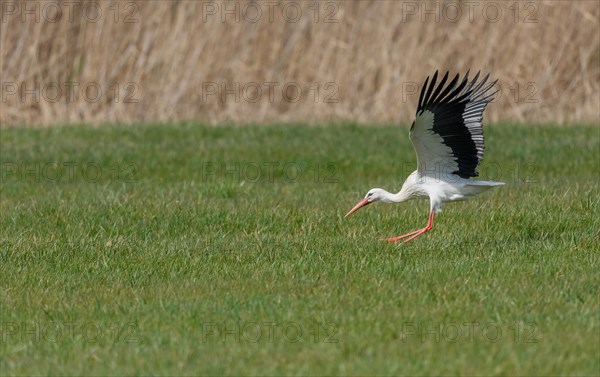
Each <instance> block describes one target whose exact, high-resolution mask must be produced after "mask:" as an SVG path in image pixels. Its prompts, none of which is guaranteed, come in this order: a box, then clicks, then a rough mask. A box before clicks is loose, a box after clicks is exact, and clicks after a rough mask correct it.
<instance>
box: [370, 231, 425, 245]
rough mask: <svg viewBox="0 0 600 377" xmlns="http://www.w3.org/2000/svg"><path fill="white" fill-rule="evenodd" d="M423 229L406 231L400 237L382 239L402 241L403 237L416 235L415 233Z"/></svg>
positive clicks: (383, 239)
mask: <svg viewBox="0 0 600 377" xmlns="http://www.w3.org/2000/svg"><path fill="white" fill-rule="evenodd" d="M422 230H423V229H418V230H415V231H414V232H410V233H406V234H403V235H401V236H398V237H392V238H380V239H381V240H382V241H387V242H398V241H400V240H401V239H403V238H406V237H410V236H412V235H415V234H417V233H419V232H420V231H422Z"/></svg>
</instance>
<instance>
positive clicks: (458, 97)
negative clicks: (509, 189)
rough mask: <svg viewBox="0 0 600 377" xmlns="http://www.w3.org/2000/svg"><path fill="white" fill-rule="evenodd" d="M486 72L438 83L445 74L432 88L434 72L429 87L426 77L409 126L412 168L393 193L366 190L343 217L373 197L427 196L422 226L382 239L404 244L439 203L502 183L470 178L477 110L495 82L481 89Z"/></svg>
mask: <svg viewBox="0 0 600 377" xmlns="http://www.w3.org/2000/svg"><path fill="white" fill-rule="evenodd" d="M488 76H489V75H488ZM488 76H486V77H485V78H484V79H483V80H481V81H479V82H478V81H477V79H478V77H479V73H477V75H476V76H475V78H474V79H473V80H472V81H470V82H469V80H468V72H467V74H466V75H465V77H464V79H463V80H462V82H461V83H460V84H458V81H459V75H456V76H455V77H454V79H453V80H452V82H451V83H449V84H448V85H447V86H444V84H445V83H446V81H447V80H448V72H446V74H445V75H444V77H443V78H442V80H441V82H440V84H439V85H438V86H437V87H436V79H437V72H436V73H435V74H434V75H433V78H432V80H431V83H430V84H429V86H428V85H427V83H428V82H429V77H428V78H427V79H426V80H425V83H424V84H423V87H422V89H421V94H420V96H419V105H418V107H417V114H416V119H415V122H413V125H412V127H411V130H410V139H411V141H412V143H413V146H414V148H415V151H416V153H417V170H415V171H414V172H413V173H412V174H410V175H409V176H408V178H407V179H406V181H405V182H404V185H402V189H401V190H400V191H399V192H398V193H396V194H392V193H389V192H387V191H386V190H384V189H380V188H374V189H371V190H369V192H368V193H367V195H366V196H365V198H364V199H363V200H361V201H360V202H359V203H358V204H357V205H355V206H354V208H352V209H351V210H350V211H349V212H348V213H347V214H346V217H347V216H349V215H351V214H352V213H353V212H355V211H357V210H358V209H359V208H361V207H364V206H366V205H368V204H371V203H374V202H377V201H381V202H384V203H400V202H405V201H407V200H411V199H429V201H430V211H429V219H428V222H427V225H426V226H425V227H424V228H422V229H419V230H416V231H414V232H410V233H407V234H404V235H402V236H398V237H393V238H387V239H386V240H387V241H389V242H397V241H399V240H401V239H404V238H407V239H406V240H405V241H404V242H408V241H411V240H413V239H414V238H416V237H418V236H419V235H421V234H423V233H425V232H428V231H429V230H431V228H432V227H433V218H434V215H435V214H436V213H439V212H440V211H441V209H442V205H443V203H445V202H454V201H459V200H466V199H468V198H470V197H472V196H475V195H478V194H481V193H482V192H485V191H487V190H489V189H490V188H492V187H496V186H501V185H503V184H504V183H502V182H491V181H475V180H472V179H470V178H471V177H476V176H478V175H479V173H477V171H476V168H477V165H479V163H480V162H481V160H482V159H483V149H484V146H483V127H482V118H483V111H484V110H485V107H486V105H487V104H488V103H489V102H490V101H491V100H492V99H493V95H494V94H495V92H494V93H491V94H488V91H489V90H490V89H491V88H493V87H494V85H495V84H496V82H495V81H494V82H492V83H491V84H488V85H487V86H485V87H484V84H485V83H486V82H487V79H488Z"/></svg>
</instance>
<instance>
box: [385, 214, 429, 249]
mask: <svg viewBox="0 0 600 377" xmlns="http://www.w3.org/2000/svg"><path fill="white" fill-rule="evenodd" d="M433 216H434V214H433V211H431V212H430V213H429V219H428V221H427V226H425V228H422V229H419V230H415V231H414V232H410V233H406V234H403V235H401V236H398V237H392V238H382V240H384V241H387V242H398V241H400V240H401V239H403V238H407V237H408V238H407V239H406V240H404V243H407V242H410V241H412V240H414V239H415V238H417V237H419V236H420V235H421V234H423V233H427V232H429V231H430V230H431V229H432V228H433Z"/></svg>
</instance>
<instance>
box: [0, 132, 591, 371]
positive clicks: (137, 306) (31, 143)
mask: <svg viewBox="0 0 600 377" xmlns="http://www.w3.org/2000/svg"><path fill="white" fill-rule="evenodd" d="M407 133H408V130H407V127H403V128H402V129H400V128H399V127H398V126H389V127H360V126H356V125H333V126H327V127H325V126H323V127H309V126H304V125H273V126H256V127H245V128H235V127H219V128H208V127H203V126H201V125H198V124H179V125H173V126H166V125H146V126H132V127H125V126H106V127H103V128H91V127H58V128H51V129H22V130H19V129H4V130H2V131H1V138H0V142H1V144H0V145H1V160H2V161H1V162H2V184H1V189H0V194H1V206H0V210H1V214H0V222H1V229H2V234H1V246H2V247H1V253H0V260H1V262H2V274H1V275H0V282H1V300H2V301H1V305H2V308H1V317H2V318H1V320H2V323H1V330H2V334H1V335H2V343H1V346H2V349H1V353H2V355H1V365H0V367H1V374H3V375H32V374H35V375H40V374H51V375H57V374H84V373H85V374H96V375H108V374H118V375H124V374H157V375H165V374H170V375H173V374H187V375H190V374H194V375H367V374H369V375H371V374H378V375H434V374H435V375H439V374H444V375H455V374H458V375H598V373H599V370H600V359H599V358H600V356H599V355H600V344H599V343H600V340H599V339H600V306H599V290H598V288H599V286H600V276H599V273H598V271H599V264H600V263H599V262H600V256H599V253H598V244H599V238H600V237H599V228H600V219H599V214H600V211H599V205H600V200H599V198H600V189H599V187H600V185H599V178H598V176H599V161H600V156H599V153H600V141H599V136H600V135H599V129H598V127H597V126H584V125H581V126H580V125H578V126H573V127H558V126H550V125H546V126H540V125H531V126H522V125H514V124H505V123H504V124H493V125H487V126H486V146H487V149H486V157H485V160H484V162H483V164H482V166H481V167H480V169H479V171H480V172H481V176H480V178H481V179H489V180H500V181H504V182H506V183H507V185H506V186H503V187H500V188H497V189H494V190H492V191H490V192H488V193H486V194H484V195H481V196H479V197H477V198H475V199H473V200H471V201H468V202H460V203H451V204H447V205H446V206H445V208H444V212H443V213H442V214H441V215H440V216H438V217H437V218H436V222H435V225H434V228H433V231H431V232H429V233H427V234H425V235H423V236H421V237H419V238H417V239H416V240H415V241H413V242H411V243H408V244H398V245H394V244H387V243H385V242H381V241H379V240H378V239H379V238H380V237H391V236H397V235H399V234H403V233H406V232H408V231H411V230H414V229H417V228H420V227H422V226H424V225H425V223H426V221H427V211H428V208H429V204H428V203H427V202H425V201H420V202H417V201H415V202H409V203H404V204H399V205H384V204H378V205H373V206H369V207H367V208H365V209H363V210H361V211H359V212H357V213H356V214H355V215H353V216H352V217H350V218H348V219H344V218H343V215H344V214H345V213H346V212H347V211H348V210H349V209H350V208H351V207H352V206H353V205H354V204H355V203H356V202H357V201H358V200H359V199H361V198H362V197H363V196H364V194H365V193H366V192H367V190H368V189H370V188H372V187H383V188H386V189H388V190H390V191H396V190H399V189H400V187H401V185H402V182H403V178H404V177H406V176H407V175H408V174H409V173H410V172H411V171H412V170H414V165H415V156H414V152H413V149H412V145H411V144H410V141H409V140H408V137H407Z"/></svg>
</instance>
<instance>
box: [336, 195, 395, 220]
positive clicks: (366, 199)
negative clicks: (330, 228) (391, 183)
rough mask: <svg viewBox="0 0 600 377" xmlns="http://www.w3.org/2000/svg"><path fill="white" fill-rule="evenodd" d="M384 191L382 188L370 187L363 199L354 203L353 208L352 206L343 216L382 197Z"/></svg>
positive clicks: (383, 196)
mask: <svg viewBox="0 0 600 377" xmlns="http://www.w3.org/2000/svg"><path fill="white" fill-rule="evenodd" d="M386 193H387V191H385V190H384V189H380V188H374V189H370V190H369V192H367V195H365V197H364V199H363V200H361V201H360V202H358V204H356V205H355V206H354V208H352V209H351V210H350V211H349V212H348V213H347V214H346V216H344V217H348V216H350V215H351V214H353V213H354V212H356V211H358V210H359V209H360V208H362V207H364V206H366V205H367V204H371V203H375V202H377V201H380V200H382V199H384V198H385V194H386Z"/></svg>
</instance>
